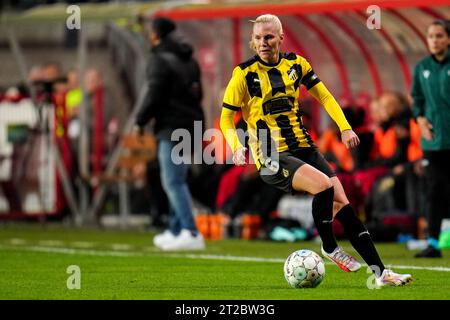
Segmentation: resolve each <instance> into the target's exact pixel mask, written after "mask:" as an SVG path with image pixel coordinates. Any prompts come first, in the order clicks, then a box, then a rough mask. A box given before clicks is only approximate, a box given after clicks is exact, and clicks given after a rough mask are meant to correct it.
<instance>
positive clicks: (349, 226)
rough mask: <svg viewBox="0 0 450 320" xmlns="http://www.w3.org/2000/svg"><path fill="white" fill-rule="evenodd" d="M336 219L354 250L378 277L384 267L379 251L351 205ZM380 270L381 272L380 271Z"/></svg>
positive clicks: (343, 209)
mask: <svg viewBox="0 0 450 320" xmlns="http://www.w3.org/2000/svg"><path fill="white" fill-rule="evenodd" d="M336 219H338V220H339V222H340V223H341V224H342V226H343V227H344V231H345V234H346V235H347V237H348V239H349V240H350V243H351V244H352V246H353V248H355V249H356V251H358V253H359V254H360V255H361V257H362V258H363V259H364V261H365V262H366V263H367V265H369V266H370V267H371V268H372V271H374V272H375V273H376V274H377V275H378V272H379V274H381V273H382V272H383V270H384V269H385V268H384V265H383V262H381V259H380V256H379V255H378V252H377V249H376V248H375V245H374V244H373V241H372V238H371V237H370V234H369V232H368V231H367V229H366V227H364V225H363V224H362V222H361V220H359V219H358V217H357V216H356V215H355V212H354V211H353V208H352V207H351V206H350V204H348V205H346V206H345V207H343V208H342V209H341V210H339V212H338V213H337V214H336ZM378 270H379V271H378Z"/></svg>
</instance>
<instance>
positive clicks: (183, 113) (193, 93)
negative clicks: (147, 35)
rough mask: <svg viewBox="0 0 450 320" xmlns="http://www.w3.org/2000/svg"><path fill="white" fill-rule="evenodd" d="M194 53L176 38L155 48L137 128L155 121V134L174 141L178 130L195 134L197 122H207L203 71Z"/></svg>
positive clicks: (150, 61) (166, 38)
mask: <svg viewBox="0 0 450 320" xmlns="http://www.w3.org/2000/svg"><path fill="white" fill-rule="evenodd" d="M192 53H193V49H192V46H190V45H189V44H187V43H185V42H182V41H180V40H179V39H177V38H176V36H175V35H174V34H170V35H168V36H167V37H165V38H164V39H163V40H162V41H161V43H160V44H159V45H158V46H155V47H154V48H152V53H151V55H150V59H149V63H148V66H147V79H148V86H149V90H148V93H147V96H146V98H145V100H144V103H143V105H142V109H141V110H140V112H139V113H138V115H137V119H136V124H137V125H138V126H140V127H143V126H145V124H147V122H148V121H149V120H150V119H151V118H155V127H154V132H155V134H156V135H157V136H158V137H159V138H170V135H171V134H172V131H173V130H175V129H177V128H184V129H188V130H189V131H190V132H192V130H193V127H194V121H196V120H198V121H200V120H201V121H203V110H202V107H201V99H202V95H203V93H202V85H201V75H200V67H199V65H198V63H197V61H196V60H195V59H194V58H193V57H192Z"/></svg>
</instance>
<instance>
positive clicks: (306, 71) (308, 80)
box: [299, 57, 321, 90]
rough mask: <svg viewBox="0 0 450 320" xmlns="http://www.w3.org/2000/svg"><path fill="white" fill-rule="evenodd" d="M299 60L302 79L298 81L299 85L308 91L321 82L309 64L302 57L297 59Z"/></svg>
mask: <svg viewBox="0 0 450 320" xmlns="http://www.w3.org/2000/svg"><path fill="white" fill-rule="evenodd" d="M299 59H300V65H301V67H302V79H301V80H300V83H301V84H302V85H304V86H305V87H306V89H308V90H309V89H311V88H312V87H314V86H315V85H316V84H318V83H319V82H321V81H320V79H319V77H318V76H317V74H316V73H315V72H314V70H313V68H312V67H311V65H310V64H309V62H308V61H307V60H306V59H304V58H302V57H299Z"/></svg>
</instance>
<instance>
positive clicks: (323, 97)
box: [300, 58, 352, 132]
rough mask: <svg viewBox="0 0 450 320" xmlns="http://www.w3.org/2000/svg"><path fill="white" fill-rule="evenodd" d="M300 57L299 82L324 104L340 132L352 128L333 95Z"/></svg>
mask: <svg viewBox="0 0 450 320" xmlns="http://www.w3.org/2000/svg"><path fill="white" fill-rule="evenodd" d="M300 59H301V66H302V74H303V77H302V80H301V84H303V85H304V86H305V87H306V89H308V92H309V93H310V94H311V95H312V96H313V97H314V98H315V99H316V100H317V101H319V103H320V104H321V105H323V106H324V108H325V110H326V111H327V113H328V114H329V115H330V117H331V119H333V121H334V122H336V124H337V125H338V127H339V130H340V131H341V132H342V131H344V130H349V129H352V127H351V126H350V124H349V123H348V121H347V119H346V118H345V115H344V112H343V111H342V109H341V107H340V106H339V104H338V103H337V101H336V99H334V97H333V95H332V94H331V93H330V92H329V91H328V89H327V87H325V85H324V84H323V82H322V81H321V80H320V79H319V77H318V76H317V75H316V73H315V72H314V70H313V69H312V67H311V65H310V64H309V62H308V61H307V60H306V59H303V58H300Z"/></svg>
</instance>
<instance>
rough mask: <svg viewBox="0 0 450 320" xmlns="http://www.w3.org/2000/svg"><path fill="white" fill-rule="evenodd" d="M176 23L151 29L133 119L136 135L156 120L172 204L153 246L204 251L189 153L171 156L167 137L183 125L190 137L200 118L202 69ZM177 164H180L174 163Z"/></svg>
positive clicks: (164, 177)
mask: <svg viewBox="0 0 450 320" xmlns="http://www.w3.org/2000/svg"><path fill="white" fill-rule="evenodd" d="M175 29H176V25H175V23H174V22H173V21H172V20H170V19H168V18H164V17H159V18H155V20H154V21H153V24H152V29H151V31H150V33H149V40H150V43H151V45H152V55H151V56H150V59H149V64H148V68H147V79H148V93H147V96H146V98H145V100H144V102H143V106H142V109H141V110H140V112H139V114H138V115H137V118H136V125H135V128H134V133H135V134H136V135H137V136H139V135H142V134H143V131H144V126H145V125H146V124H147V123H148V122H149V121H150V119H152V118H154V119H155V126H154V132H155V135H156V137H157V139H158V151H157V152H158V160H159V165H160V168H161V182H162V186H163V188H164V190H165V192H166V194H167V197H168V199H169V204H170V223H169V229H168V230H166V232H164V233H162V234H160V235H157V236H155V238H154V240H153V242H154V244H155V246H157V247H158V248H161V249H163V250H186V249H204V247H205V243H204V239H203V237H202V235H201V234H200V233H199V232H198V230H197V227H196V225H195V222H194V216H193V212H192V195H191V193H190V190H189V188H188V185H187V172H188V163H186V160H187V159H190V158H191V157H190V156H191V154H188V153H187V150H184V154H183V155H180V154H178V155H175V154H173V153H172V149H173V147H174V146H175V142H174V141H172V140H171V135H172V133H173V132H174V130H176V129H179V128H183V129H185V130H186V131H185V132H187V133H188V134H189V135H188V136H184V137H183V139H184V138H186V139H187V138H188V137H189V138H190V140H191V141H192V140H194V139H192V137H193V136H194V135H193V132H194V123H195V121H196V120H199V121H202V120H203V110H202V106H201V100H202V97H203V91H202V86H201V71H200V67H199V65H198V62H197V61H196V60H195V59H194V57H193V48H192V46H191V45H190V44H188V43H187V42H186V41H184V40H182V39H180V38H178V37H177V35H176V33H174V31H175ZM176 162H178V163H176Z"/></svg>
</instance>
